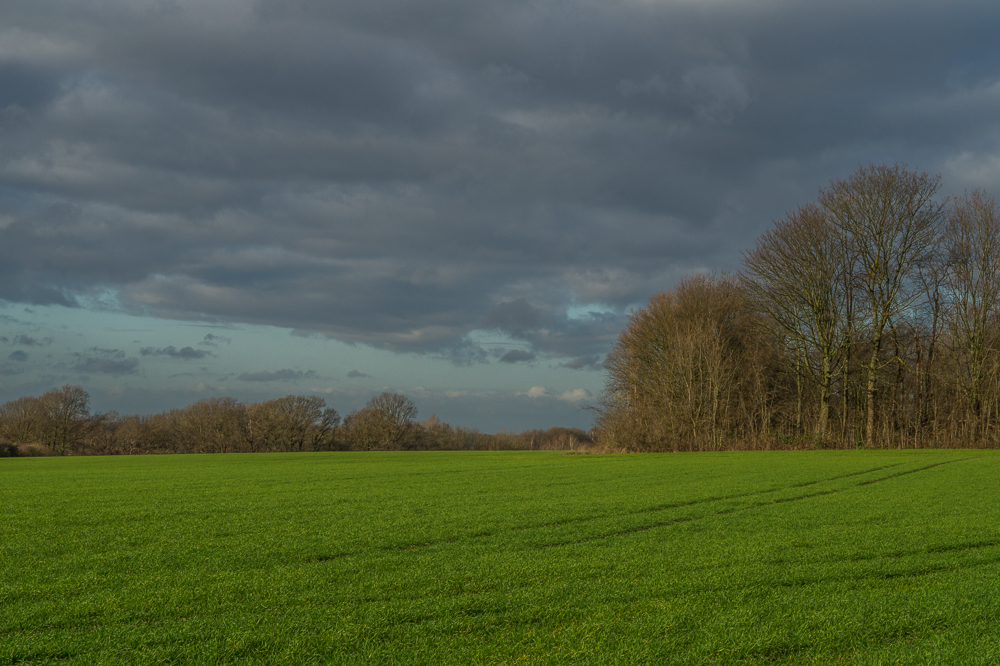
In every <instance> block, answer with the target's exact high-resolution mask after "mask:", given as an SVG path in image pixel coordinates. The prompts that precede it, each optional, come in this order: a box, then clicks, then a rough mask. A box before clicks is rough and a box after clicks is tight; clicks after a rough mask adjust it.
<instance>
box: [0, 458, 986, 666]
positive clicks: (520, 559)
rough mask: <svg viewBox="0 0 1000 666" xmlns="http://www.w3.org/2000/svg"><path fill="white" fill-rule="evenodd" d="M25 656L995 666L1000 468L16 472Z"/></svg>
mask: <svg viewBox="0 0 1000 666" xmlns="http://www.w3.org/2000/svg"><path fill="white" fill-rule="evenodd" d="M0 572H2V575H0V664H43V663H59V664H96V663H101V664H116V663H120V664H138V663H142V664H154V663H159V664H168V663H185V664H187V663H204V664H221V663H289V664H320V663H333V664H368V663H371V664H395V663H399V664H446V663H453V664H556V663H588V664H642V663H648V664H671V663H677V664H800V663H801V664H811V663H817V664H837V663H842V664H854V663H858V664H897V663H903V664H936V663H949V664H995V663H998V662H1000V620H998V618H1000V454H998V453H995V452H991V451H985V452H984V451H920V452H894V451H879V452H873V451H858V452H854V451H850V452H788V453H777V452H774V453H765V452H758V453H719V454H659V455H656V454H654V455H608V456H599V455H573V456H570V455H560V454H556V453H547V452H501V453H473V452H453V453H429V452H423V453H314V454H247V455H237V454H227V455H189V456H136V457H103V458H98V457H94V458H31V459H28V458H24V459H18V458H13V459H4V460H0Z"/></svg>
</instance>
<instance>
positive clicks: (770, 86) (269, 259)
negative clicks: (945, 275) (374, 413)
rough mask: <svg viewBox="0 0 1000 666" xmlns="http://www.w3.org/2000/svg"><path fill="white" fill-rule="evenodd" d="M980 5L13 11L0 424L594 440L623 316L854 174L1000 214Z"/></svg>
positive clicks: (736, 264) (229, 5)
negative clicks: (230, 410)
mask: <svg viewBox="0 0 1000 666" xmlns="http://www.w3.org/2000/svg"><path fill="white" fill-rule="evenodd" d="M998 34H1000V12H998V11H997V10H996V5H995V3H993V2H963V1H961V0H958V1H956V2H951V3H947V4H945V3H941V2H937V1H935V2H930V1H921V0H914V1H910V2H879V3H873V2H870V0H866V1H864V2H855V1H851V0H845V1H843V2H835V3H834V2H830V3H816V2H801V1H796V2H791V1H789V2H783V1H778V0H754V1H752V2H751V1H749V0H676V1H657V0H619V1H618V2H607V1H606V0H600V1H595V0H586V1H574V0H531V1H530V2H519V1H501V0H493V1H491V2H474V1H472V2H470V1H469V0H406V1H404V0H389V1H383V0H332V1H331V0H169V1H168V0H72V1H67V0H4V1H3V3H0V401H6V400H10V399H13V398H16V397H19V396H22V395H37V394H40V393H42V392H44V391H47V390H49V389H51V388H54V387H58V386H61V385H64V384H77V385H80V386H82V387H83V388H84V389H86V390H87V392H88V393H89V394H90V396H91V406H92V408H93V409H94V410H95V411H108V410H116V411H118V412H119V413H122V414H129V413H152V412H158V411H162V410H165V409H169V408H173V407H181V406H184V405H187V404H190V403H192V402H195V401H197V400H200V399H204V398H208V397H212V396H232V397H235V398H238V399H240V400H246V401H257V400H265V399H270V398H275V397H280V396H283V395H288V394H300V395H313V394H315V395H319V396H321V397H324V398H325V399H326V401H327V404H328V405H329V406H331V407H334V408H336V409H337V410H338V411H339V412H340V413H341V414H346V413H348V412H350V411H351V410H354V409H358V408H360V407H361V406H363V405H364V403H365V402H366V401H367V400H368V399H369V398H371V397H372V396H374V395H377V394H379V393H381V392H383V391H395V392H400V393H404V394H406V395H407V396H409V397H410V398H411V399H412V400H413V401H414V403H415V404H416V406H417V408H418V410H419V418H420V419H426V418H427V417H429V416H430V415H431V414H435V415H436V416H438V417H439V418H440V419H442V420H444V421H446V422H449V423H452V424H453V425H460V426H465V427H470V428H479V429H481V430H484V431H487V432H494V431H496V430H499V429H507V430H522V429H528V428H545V427H549V426H555V425H559V426H574V427H581V428H585V429H586V428H589V427H590V425H591V423H592V416H593V413H592V411H590V410H588V409H587V407H588V406H591V405H593V404H594V403H595V400H596V398H597V396H598V395H599V393H600V391H601V389H602V387H603V384H604V379H605V376H604V373H603V370H602V367H601V364H602V362H603V359H604V357H605V355H606V354H607V353H608V352H609V351H610V349H611V347H612V345H613V344H614V341H615V340H616V339H617V336H618V334H619V333H620V332H621V330H622V328H623V326H624V324H625V322H626V320H627V317H628V313H629V312H630V311H631V310H632V309H635V308H640V307H642V306H643V304H644V303H645V302H646V301H647V300H648V299H649V297H650V296H651V295H653V294H654V293H656V292H658V291H662V290H665V289H669V288H670V287H671V286H672V285H674V284H676V282H677V281H678V280H679V279H681V278H682V277H684V276H686V275H690V274H693V273H711V272H716V271H737V270H739V269H740V265H741V264H740V262H741V253H742V252H743V251H745V250H747V249H749V248H750V247H752V245H753V243H754V240H755V238H756V237H757V236H758V235H759V234H760V233H762V232H763V231H764V230H766V229H767V228H768V227H769V226H770V225H771V224H772V222H773V220H775V219H778V218H780V217H782V216H783V215H784V213H785V212H786V211H789V210H792V209H794V208H796V207H798V206H799V205H801V204H804V203H807V202H809V201H813V200H815V198H816V196H817V194H818V192H819V190H820V188H821V187H824V186H826V185H828V184H829V183H830V181H831V180H832V179H837V178H845V177H847V176H849V175H850V174H851V173H852V172H853V171H854V170H855V169H857V168H858V166H860V165H863V164H870V163H889V164H893V163H903V164H906V165H908V166H909V168H911V169H914V170H918V171H927V172H929V173H932V174H939V175H940V176H941V178H942V189H941V192H942V196H943V195H945V194H961V193H962V192H963V191H964V190H967V189H972V188H977V187H978V188H984V189H985V190H987V191H988V192H991V193H998V192H1000V187H998V185H1000V141H998V139H1000V131H998V130H1000V40H998V39H997V35H998Z"/></svg>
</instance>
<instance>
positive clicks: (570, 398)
mask: <svg viewBox="0 0 1000 666" xmlns="http://www.w3.org/2000/svg"><path fill="white" fill-rule="evenodd" d="M593 397H594V394H593V393H591V392H590V391H588V390H587V389H582V388H578V389H573V390H572V391H565V392H563V393H561V394H560V395H559V399H560V400H564V401H566V402H580V401H581V400H590V399H591V398H593Z"/></svg>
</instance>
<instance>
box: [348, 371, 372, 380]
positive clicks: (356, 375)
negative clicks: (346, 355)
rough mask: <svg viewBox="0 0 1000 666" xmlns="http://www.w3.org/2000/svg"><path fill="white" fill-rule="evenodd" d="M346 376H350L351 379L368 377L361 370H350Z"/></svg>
mask: <svg viewBox="0 0 1000 666" xmlns="http://www.w3.org/2000/svg"><path fill="white" fill-rule="evenodd" d="M347 376H348V377H350V378H351V379H362V378H364V377H368V375H366V374H365V373H363V372H361V371H360V370H351V371H350V372H348V373H347Z"/></svg>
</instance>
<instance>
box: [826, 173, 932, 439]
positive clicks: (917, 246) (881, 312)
mask: <svg viewBox="0 0 1000 666" xmlns="http://www.w3.org/2000/svg"><path fill="white" fill-rule="evenodd" d="M939 182H940V179H939V178H938V177H933V176H929V175H927V174H926V173H915V172H911V171H907V170H906V169H905V168H904V167H902V166H899V165H895V166H886V165H870V166H867V167H861V168H860V169H858V170H857V171H856V172H855V173H854V174H853V175H852V176H851V177H850V178H848V179H847V180H837V181H833V182H832V183H831V184H830V187H829V188H827V189H826V190H824V191H823V192H822V193H821V194H820V198H819V202H820V205H821V206H822V207H823V208H824V209H825V210H826V211H828V212H829V213H830V214H831V215H832V218H833V220H834V221H835V223H836V225H837V228H838V230H839V232H840V234H841V237H842V238H843V242H844V243H845V244H847V245H848V246H849V248H850V250H851V252H852V256H853V258H854V260H855V261H854V266H853V271H852V273H853V275H854V278H855V279H854V287H855V288H857V289H858V290H859V292H860V295H861V298H862V299H863V300H864V302H865V304H866V305H867V312H866V313H865V314H866V321H865V323H866V325H867V329H868V337H869V342H870V345H871V348H870V350H869V354H868V361H867V363H866V366H865V370H866V373H867V386H866V398H867V404H866V409H867V414H866V417H867V418H866V427H865V434H866V442H867V445H868V446H869V447H873V446H874V445H875V400H876V394H877V393H878V388H879V386H878V381H879V371H880V370H881V368H882V366H883V363H882V360H881V352H882V341H883V336H884V334H885V331H886V327H887V326H889V324H890V322H891V321H892V320H893V319H894V318H896V317H899V316H901V315H904V314H905V313H906V311H907V309H908V308H909V307H910V306H911V305H912V304H913V302H914V300H915V299H916V298H917V297H918V296H919V293H920V292H919V290H918V289H917V288H916V284H915V280H914V278H915V276H916V270H917V267H918V266H920V264H921V263H922V262H923V261H925V259H926V258H927V257H928V255H929V253H930V251H931V249H932V248H933V246H934V244H935V242H936V240H937V236H938V233H939V222H940V219H941V216H942V211H943V206H942V205H941V204H940V203H937V202H935V200H934V195H935V194H936V193H937V190H938V185H939Z"/></svg>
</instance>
